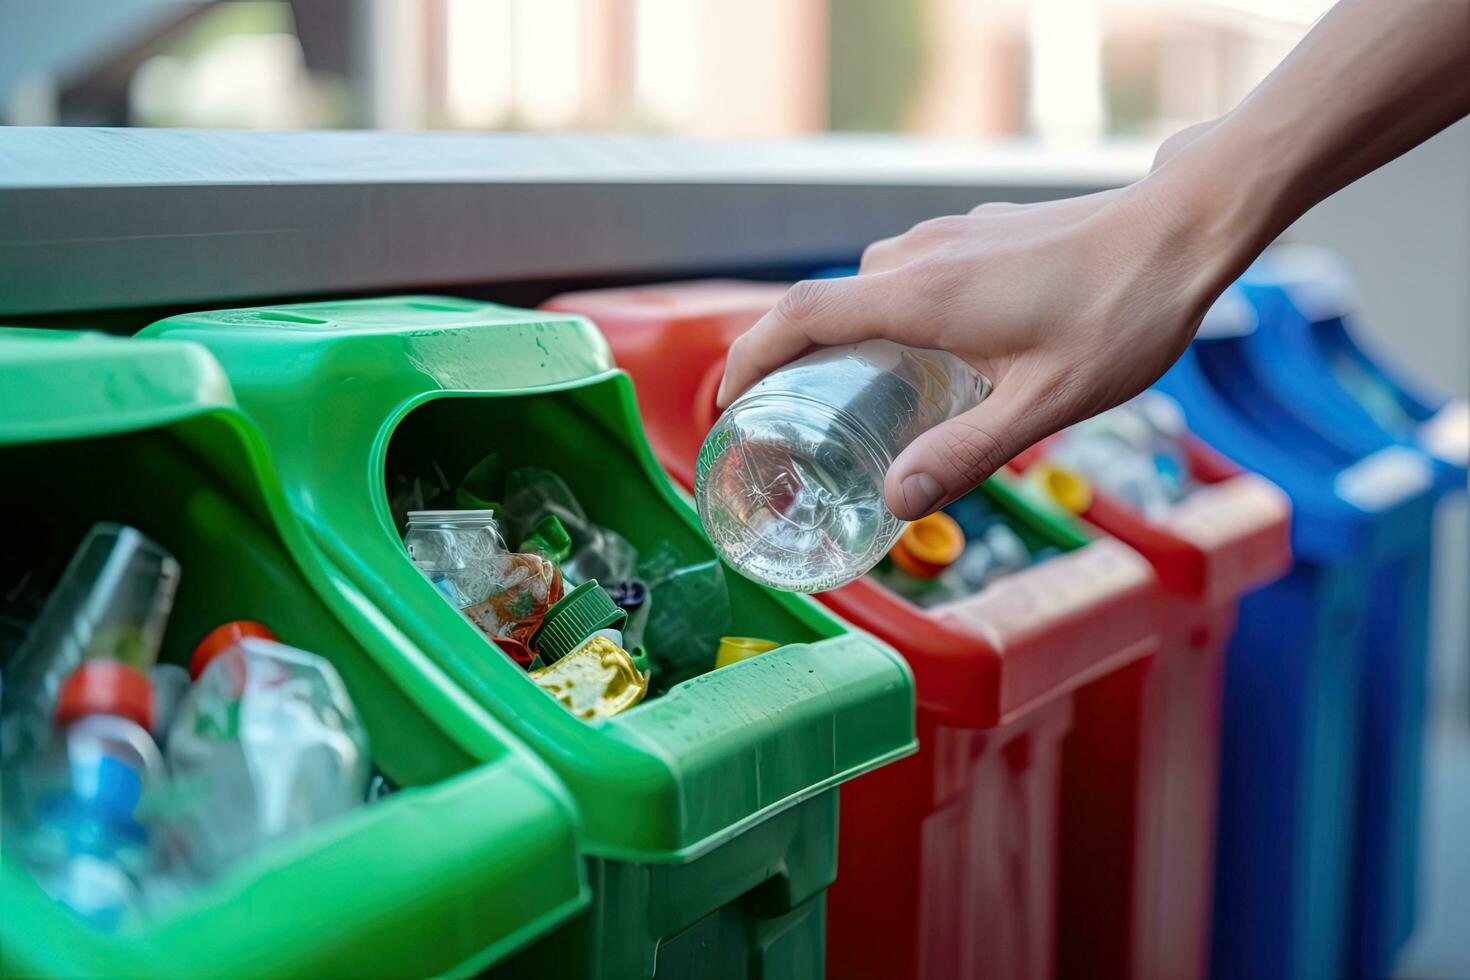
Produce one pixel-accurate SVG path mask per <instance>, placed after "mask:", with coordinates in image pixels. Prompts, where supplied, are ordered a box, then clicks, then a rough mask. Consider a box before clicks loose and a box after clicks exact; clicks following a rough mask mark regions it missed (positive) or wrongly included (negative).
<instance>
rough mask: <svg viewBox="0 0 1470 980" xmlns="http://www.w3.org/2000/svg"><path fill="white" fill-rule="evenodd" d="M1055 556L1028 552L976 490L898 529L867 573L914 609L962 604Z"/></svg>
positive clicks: (1043, 551) (1047, 550)
mask: <svg viewBox="0 0 1470 980" xmlns="http://www.w3.org/2000/svg"><path fill="white" fill-rule="evenodd" d="M1054 554H1057V549H1055V548H1051V547H1040V548H1036V549H1034V550H1033V549H1032V548H1031V547H1030V546H1028V545H1027V543H1026V541H1025V540H1024V539H1023V538H1022V537H1021V535H1020V534H1018V533H1017V532H1016V530H1015V529H1014V528H1013V527H1012V526H1011V525H1010V523H1009V521H1008V519H1007V518H1006V516H1005V514H1004V513H1002V512H1001V511H1000V510H998V509H997V508H995V507H993V506H992V505H991V504H990V502H989V500H988V499H987V498H986V497H985V495H984V494H983V493H982V492H980V491H976V492H974V493H971V494H970V495H969V496H966V497H961V498H960V499H959V500H956V501H955V502H954V503H952V504H950V505H949V506H948V507H946V508H945V509H944V510H942V511H940V512H939V513H936V514H931V515H929V516H928V517H924V518H921V519H919V520H917V521H914V522H913V523H912V524H910V525H908V526H907V527H906V528H904V531H903V534H901V535H900V536H899V538H898V540H897V541H896V542H894V545H893V548H892V550H890V551H889V553H888V556H887V557H886V558H885V559H884V560H883V561H882V562H880V563H879V565H878V567H877V568H875V569H874V570H873V575H874V576H875V577H876V578H877V579H878V580H879V581H880V582H882V583H883V584H884V585H886V586H888V587H889V588H891V589H893V590H894V591H895V592H897V593H899V594H900V595H902V596H904V597H905V598H907V599H909V600H910V601H912V602H914V603H915V604H916V605H920V606H925V607H928V606H935V605H939V604H940V603H943V602H951V601H954V600H956V599H963V598H964V597H966V596H968V595H973V594H974V593H976V592H979V591H981V590H982V589H984V588H985V587H986V586H988V585H990V584H991V583H992V582H994V581H996V580H997V579H1000V578H1002V577H1004V576H1006V575H1009V574H1011V573H1012V572H1016V571H1020V570H1021V569H1023V568H1025V567H1027V566H1028V565H1031V564H1034V563H1035V562H1038V561H1043V560H1045V559H1047V558H1049V557H1051V556H1052V555H1054Z"/></svg>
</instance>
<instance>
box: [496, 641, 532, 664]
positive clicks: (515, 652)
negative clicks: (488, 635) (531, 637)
mask: <svg viewBox="0 0 1470 980" xmlns="http://www.w3.org/2000/svg"><path fill="white" fill-rule="evenodd" d="M494 640H495V645H496V646H498V647H500V649H501V650H504V651H505V655H506V656H507V657H509V658H510V659H512V660H514V661H515V662H516V663H518V664H520V665H521V668H522V669H523V670H530V669H531V664H533V663H535V661H536V655H535V654H534V653H532V652H531V648H530V647H528V646H526V645H525V644H524V643H522V642H521V641H520V640H517V639H513V638H512V637H509V636H497V637H494Z"/></svg>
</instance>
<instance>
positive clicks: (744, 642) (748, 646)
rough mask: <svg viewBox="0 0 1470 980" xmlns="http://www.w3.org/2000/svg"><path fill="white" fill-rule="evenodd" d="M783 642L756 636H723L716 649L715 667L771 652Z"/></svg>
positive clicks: (725, 665) (726, 665)
mask: <svg viewBox="0 0 1470 980" xmlns="http://www.w3.org/2000/svg"><path fill="white" fill-rule="evenodd" d="M780 645H781V644H779V643H776V642H774V641H772V640H762V639H759V638H757V637H754V636H722V637H720V648H719V649H718V650H717V651H715V669H716V670H718V669H719V668H721V667H728V666H730V665H731V664H734V663H739V662H740V661H742V660H749V659H750V658H751V657H756V656H759V655H761V654H763V653H769V652H770V651H772V650H774V649H776V648H777V647H778V646H780Z"/></svg>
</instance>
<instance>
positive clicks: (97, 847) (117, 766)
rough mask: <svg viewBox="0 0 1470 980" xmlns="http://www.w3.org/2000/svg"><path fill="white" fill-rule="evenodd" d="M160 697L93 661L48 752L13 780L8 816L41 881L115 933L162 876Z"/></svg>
mask: <svg viewBox="0 0 1470 980" xmlns="http://www.w3.org/2000/svg"><path fill="white" fill-rule="evenodd" d="M151 721H152V695H151V691H150V689H149V683H148V677H147V675H145V674H144V673H143V672H142V671H140V670H137V669H136V668H134V667H131V666H129V665H127V664H124V663H121V662H119V661H116V660H108V659H93V660H89V661H87V662H86V663H83V664H82V665H81V666H80V667H78V668H77V669H76V670H75V671H73V672H72V673H71V674H70V675H69V676H68V677H67V678H66V680H65V682H64V683H63V684H62V685H61V688H60V690H59V691H58V699H57V708H56V716H55V730H54V733H53V735H52V738H51V739H50V741H49V743H48V745H47V747H46V748H45V749H44V750H43V751H42V752H41V753H39V754H36V755H31V756H28V757H27V758H25V759H23V760H22V761H20V762H19V763H18V764H17V768H18V769H19V772H18V773H16V774H15V775H14V776H13V777H12V778H9V779H7V783H8V784H9V785H8V786H7V793H8V794H12V795H13V797H15V798H11V796H9V795H8V797H7V799H6V804H7V806H6V814H7V818H8V819H7V823H8V824H9V825H10V826H9V829H10V832H11V833H12V834H13V835H14V836H13V839H14V840H16V842H17V843H16V845H15V846H16V849H17V851H18V852H19V854H20V856H21V858H22V860H23V861H24V862H25V864H26V866H27V867H28V868H30V870H31V873H32V874H33V875H34V876H35V878H36V881H37V882H38V883H39V884H40V885H41V887H42V888H43V889H45V890H46V892H47V893H48V894H50V895H51V897H53V898H55V899H56V900H57V901H59V902H63V903H65V904H66V905H67V906H69V907H70V908H71V909H72V910H73V911H74V912H76V913H77V915H79V916H81V917H82V918H83V919H86V920H87V921H88V922H90V923H92V924H93V925H95V926H97V927H99V928H104V929H112V928H116V927H117V926H118V924H119V923H120V922H122V920H123V919H124V918H125V917H127V916H128V915H129V914H131V913H132V912H133V911H134V910H135V909H136V908H137V907H138V905H139V904H140V895H141V892H140V888H141V886H142V883H143V882H144V880H145V878H146V876H147V875H148V874H149V873H150V872H151V871H152V868H153V863H154V862H153V851H152V849H151V847H150V837H149V831H148V828H147V826H146V825H145V823H144V821H143V820H142V818H141V816H140V808H141V804H142V801H143V799H144V795H145V793H147V792H148V791H149V790H151V789H153V788H154V787H156V786H157V785H158V783H159V782H160V780H162V779H163V776H164V768H163V762H162V759H161V758H160V756H159V752H158V747H157V746H156V745H155V744H154V742H153V739H152V737H151V736H150V735H149V734H148V728H149V726H150V724H151Z"/></svg>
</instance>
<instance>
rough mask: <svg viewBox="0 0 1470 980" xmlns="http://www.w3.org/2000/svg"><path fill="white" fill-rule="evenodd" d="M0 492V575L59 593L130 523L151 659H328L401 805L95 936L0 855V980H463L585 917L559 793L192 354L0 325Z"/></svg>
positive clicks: (355, 819)
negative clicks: (95, 532) (360, 567)
mask: <svg viewBox="0 0 1470 980" xmlns="http://www.w3.org/2000/svg"><path fill="white" fill-rule="evenodd" d="M0 472H4V473H5V475H6V479H5V480H4V481H3V486H0V528H3V535H4V541H5V543H6V549H5V552H4V554H3V555H0V569H3V570H4V571H5V572H6V573H7V575H9V574H13V573H15V572H16V571H17V570H22V571H24V570H28V569H30V570H37V574H40V575H41V576H42V577H44V576H45V575H46V572H45V571H44V570H45V569H51V570H53V571H55V572H57V573H59V570H60V566H61V565H62V564H64V563H65V561H66V560H67V557H68V556H69V555H70V554H71V552H72V550H73V548H74V547H75V546H76V544H77V543H78V541H80V540H81V538H82V536H83V534H84V533H85V532H86V530H87V529H88V527H89V526H90V525H91V524H92V523H93V522H95V521H116V522H120V523H124V524H128V525H131V526H133V527H136V528H137V529H139V530H140V531H142V532H143V533H144V534H146V535H148V536H149V537H151V538H152V539H154V540H155V541H157V542H158V543H160V544H161V545H163V546H164V547H166V548H167V549H169V550H170V551H171V552H172V553H173V554H174V556H175V557H177V558H178V560H179V562H180V564H181V567H182V569H183V574H182V578H181V580H180V587H179V591H178V594H177V597H176V600H175V602H174V608H173V613H172V615H171V617H170V619H169V624H168V630H167V632H166V634H165V637H164V644H163V649H162V652H161V659H164V660H169V661H172V662H175V663H187V662H188V657H189V654H190V652H191V650H192V648H193V646H194V644H195V643H196V642H197V641H198V640H199V638H200V637H201V636H203V635H204V634H205V633H206V632H208V631H209V630H210V629H211V628H213V627H214V626H216V625H218V624H220V623H222V622H225V621H228V620H235V619H253V620H258V621H261V622H264V623H267V624H269V625H270V626H271V627H272V628H273V630H274V631H275V632H276V633H277V635H278V636H279V637H280V639H281V641H282V642H284V643H288V644H291V645H293V646H297V647H300V648H302V649H305V650H310V651H312V652H315V653H317V654H320V655H321V656H323V657H325V658H327V659H328V660H330V661H331V662H332V664H333V665H334V666H335V667H336V669H337V671H338V673H339V674H340V675H341V676H342V679H343V681H344V682H345V684H346V686H347V688H348V691H349V693H350V695H351V697H352V700H353V702H354V703H355V705H356V707H357V709H358V712H359V714H360V716H361V718H362V721H363V724H364V727H365V728H366V729H367V732H368V737H369V740H370V754H371V757H372V761H373V763H374V764H375V765H376V766H377V768H378V769H379V770H381V771H382V772H383V773H384V774H385V775H386V776H387V777H388V778H389V779H390V780H391V781H392V782H393V783H395V784H397V785H398V786H399V787H400V789H399V790H398V791H396V792H394V793H392V794H391V795H389V796H388V797H386V798H385V799H382V800H379V801H376V802H373V803H371V804H367V805H364V806H361V807H359V808H357V809H355V810H352V811H350V812H348V813H345V814H343V815H341V816H340V817H337V818H334V819H332V820H330V821H327V822H324V823H322V824H320V825H317V826H315V827H313V828H311V829H310V830H308V831H306V832H304V833H302V834H300V835H298V836H296V837H292V838H291V839H289V840H287V841H283V842H281V843H280V844H278V845H275V846H271V847H268V848H265V849H263V850H262V851H260V852H258V853H257V854H255V855H252V856H251V857H248V858H246V859H244V860H242V861H241V862H240V863H239V864H238V865H236V866H235V867H233V868H231V869H229V870H227V871H226V872H225V873H224V874H223V876H221V877H219V878H216V879H213V880H212V881H211V882H209V883H208V884H207V885H204V886H202V887H201V888H200V889H199V890H197V891H194V892H191V893H190V894H189V895H188V896H187V897H186V898H184V899H183V900H182V901H181V903H180V904H179V905H178V906H177V907H172V906H171V907H170V908H169V909H167V910H161V911H160V912H159V914H158V915H157V916H152V917H149V918H147V919H146V920H145V921H142V922H140V923H138V924H128V923H125V924H124V925H122V926H120V927H119V928H118V929H117V930H116V931H112V932H107V931H100V930H96V929H94V928H92V927H90V926H88V925H86V924H84V923H83V922H82V921H81V920H80V919H78V918H76V917H75V916H74V915H72V913H71V912H70V911H69V910H68V909H67V908H66V907H65V906H63V905H61V904H59V903H57V902H55V901H53V900H52V899H51V898H50V897H49V896H48V895H46V894H45V893H44V892H43V891H42V890H41V889H40V887H39V886H38V885H37V884H36V882H35V881H34V880H33V879H32V877H31V875H30V874H29V872H28V871H27V870H26V869H25V868H24V867H22V866H21V864H20V863H19V861H18V860H17V859H16V858H15V855H14V853H13V848H7V849H6V850H5V851H4V854H3V860H0V894H3V896H4V901H3V909H4V911H3V914H0V973H3V974H4V975H7V976H9V975H34V974H49V975H68V976H72V975H83V974H105V975H108V976H121V975H129V976H131V975H137V976H162V975H179V974H187V975H203V974H208V975H251V976H265V975H279V974H293V975H302V974H319V975H400V976H402V975H415V976H422V975H426V974H430V973H436V974H437V973H470V972H477V971H480V970H483V969H484V968H486V967H488V966H490V965H492V964H494V963H496V962H497V961H500V960H502V959H504V958H505V957H506V956H508V955H509V954H511V953H512V952H514V951H515V950H516V949H517V948H518V947H520V946H523V945H525V944H526V943H528V942H530V941H531V940H533V939H535V938H536V937H537V936H539V935H541V934H543V933H546V932H548V931H549V930H552V929H554V928H555V927H556V926H557V925H558V924H560V923H562V922H564V921H566V920H568V919H570V918H572V917H573V916H575V915H576V913H577V912H578V911H579V910H581V909H582V908H583V907H584V906H585V905H586V904H587V901H588V897H589V891H588V889H587V886H586V881H585V876H584V865H583V863H582V860H581V856H580V852H579V850H578V846H577V816H576V811H575V809H574V807H573V805H572V801H571V799H570V797H568V795H567V794H566V791H565V789H564V788H563V787H562V786H561V784H560V783H559V782H558V781H557V780H556V778H555V776H553V775H552V774H551V772H550V771H549V770H548V769H547V767H546V766H545V764H544V763H542V762H541V761H540V760H539V759H538V758H537V757H536V756H534V755H533V754H532V753H530V752H528V751H527V750H526V749H525V747H524V746H521V745H520V744H519V743H517V742H516V740H515V739H514V737H512V736H510V735H509V734H508V733H507V732H506V731H505V729H504V728H503V727H502V726H501V725H500V724H499V723H497V722H496V721H495V720H494V719H493V718H491V717H490V716H489V715H488V714H487V713H486V712H485V711H484V710H483V709H481V708H479V707H478V706H476V705H475V704H474V703H473V702H471V701H470V700H469V699H467V698H465V697H464V696H463V695H462V693H460V692H459V691H458V690H457V689H456V688H455V687H454V686H453V685H452V684H450V683H449V682H448V681H447V679H446V678H445V676H444V674H443V673H442V672H441V671H440V670H438V669H437V668H436V667H435V666H434V665H433V664H432V663H431V662H430V661H429V660H428V659H426V658H425V657H424V656H423V654H421V653H420V652H418V651H417V650H416V649H414V648H413V647H412V646H411V645H410V644H409V642H408V640H407V639H406V638H405V637H404V636H403V634H402V633H401V632H399V631H398V630H396V629H395V628H394V627H393V626H392V625H391V623H390V622H389V621H388V620H387V619H386V618H384V617H382V616H380V615H379V614H378V613H377V612H375V611H374V610H373V609H372V607H371V605H370V604H369V603H367V602H366V601H365V600H364V599H363V597H362V595H361V593H360V591H359V590H358V589H357V587H356V586H355V585H353V584H352V582H351V581H350V579H348V578H347V577H346V576H343V575H342V574H340V573H339V572H338V571H337V569H336V568H335V567H334V566H333V565H332V564H331V563H330V562H329V561H328V560H326V559H325V557H324V556H323V555H322V554H321V552H320V551H319V550H318V549H317V548H316V547H315V546H314V545H313V544H312V543H311V541H310V539H309V537H308V536H307V535H306V534H305V533H304V532H303V531H302V529H301V528H300V527H299V525H298V524H297V523H296V522H295V520H294V519H293V518H292V517H291V516H290V512H289V509H288V505H287V503H286V500H285V498H284V497H283V495H282V494H281V491H280V487H279V483H278V481H277V480H276V477H275V476H274V474H273V473H272V472H271V470H270V468H269V466H268V465H267V463H266V454H265V446H264V445H263V443H262V441H261V437H260V434H259V432H258V431H257V430H256V429H255V428H254V427H253V426H252V425H251V424H250V423H249V422H248V420H247V419H246V418H245V417H244V416H243V414H242V413H241V412H240V410H239V408H238V406H237V405H236V403H235V401H234V396H233V394H232V393H231V390H230V387H229V384H228V382H227V381H226V379H225V377H224V374H223V373H222V372H221V371H220V368H219V365H218V364H217V363H216V362H215V361H214V359H213V358H212V357H211V356H210V355H209V353H208V352H207V351H205V350H204V349H203V348H201V347H199V346H197V345H195V344H189V343H182V342H177V341H141V340H119V339H113V338H106V337H102V336H99V335H92V334H74V333H52V332H42V331H33V330H16V329H0ZM7 581H12V579H10V578H8V577H7Z"/></svg>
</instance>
